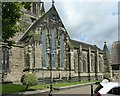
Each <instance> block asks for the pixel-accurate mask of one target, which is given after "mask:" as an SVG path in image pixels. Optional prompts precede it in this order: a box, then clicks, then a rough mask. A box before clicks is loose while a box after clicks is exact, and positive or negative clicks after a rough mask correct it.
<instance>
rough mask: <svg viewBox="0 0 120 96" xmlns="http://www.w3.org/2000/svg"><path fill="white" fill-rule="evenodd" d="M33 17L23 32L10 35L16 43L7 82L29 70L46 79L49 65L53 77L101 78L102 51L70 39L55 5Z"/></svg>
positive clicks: (102, 70)
mask: <svg viewBox="0 0 120 96" xmlns="http://www.w3.org/2000/svg"><path fill="white" fill-rule="evenodd" d="M36 4H37V3H36ZM33 9H34V12H35V13H36V12H38V11H35V10H36V9H37V8H35V7H33ZM42 10H43V9H42ZM43 12H44V10H43ZM27 19H28V17H27ZM32 20H33V23H31V24H30V26H29V27H27V29H25V31H24V30H23V32H21V33H19V34H17V35H16V37H14V38H13V39H15V40H18V43H17V44H16V45H14V46H12V48H11V55H10V62H9V63H10V64H9V68H10V72H8V73H7V75H6V78H5V80H6V81H7V80H8V81H9V80H11V81H13V82H14V81H20V78H21V76H22V74H24V72H28V71H29V72H33V73H35V74H36V76H37V77H38V78H39V80H45V79H49V78H50V69H51V68H52V78H53V80H54V79H63V80H76V81H85V80H86V81H87V80H97V79H102V77H103V72H104V56H103V55H104V54H103V53H104V52H103V50H101V49H99V48H98V47H97V46H96V45H91V44H87V43H84V42H79V41H75V40H72V39H71V38H70V36H69V35H68V33H69V32H67V30H66V28H65V26H64V25H63V23H62V20H61V18H60V17H59V14H58V12H57V10H56V8H55V5H54V4H52V6H51V8H50V9H49V10H48V11H47V12H46V13H44V14H41V16H37V17H35V15H34V17H32Z"/></svg>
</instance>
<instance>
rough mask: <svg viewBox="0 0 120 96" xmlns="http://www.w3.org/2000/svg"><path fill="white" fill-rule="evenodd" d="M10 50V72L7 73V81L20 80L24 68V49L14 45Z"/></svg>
mask: <svg viewBox="0 0 120 96" xmlns="http://www.w3.org/2000/svg"><path fill="white" fill-rule="evenodd" d="M10 51H11V56H10V61H9V62H10V63H9V66H10V73H8V74H7V76H6V78H5V81H12V82H19V81H20V78H21V75H22V73H23V70H24V49H23V48H20V47H12V48H11V50H10Z"/></svg>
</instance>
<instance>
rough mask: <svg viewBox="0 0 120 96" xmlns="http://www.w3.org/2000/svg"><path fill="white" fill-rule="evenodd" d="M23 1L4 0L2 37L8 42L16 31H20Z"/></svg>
mask: <svg viewBox="0 0 120 96" xmlns="http://www.w3.org/2000/svg"><path fill="white" fill-rule="evenodd" d="M20 9H21V3H19V2H2V39H3V41H4V42H7V41H8V39H9V38H10V37H13V36H14V34H15V33H16V32H19V31H20V26H19V24H18V23H17V22H19V18H20V17H21V11H20Z"/></svg>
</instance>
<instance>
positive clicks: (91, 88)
mask: <svg viewBox="0 0 120 96" xmlns="http://www.w3.org/2000/svg"><path fill="white" fill-rule="evenodd" d="M91 96H93V85H91Z"/></svg>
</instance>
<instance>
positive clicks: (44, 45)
mask: <svg viewBox="0 0 120 96" xmlns="http://www.w3.org/2000/svg"><path fill="white" fill-rule="evenodd" d="M42 56H43V57H42V67H43V68H46V33H45V32H42Z"/></svg>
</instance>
